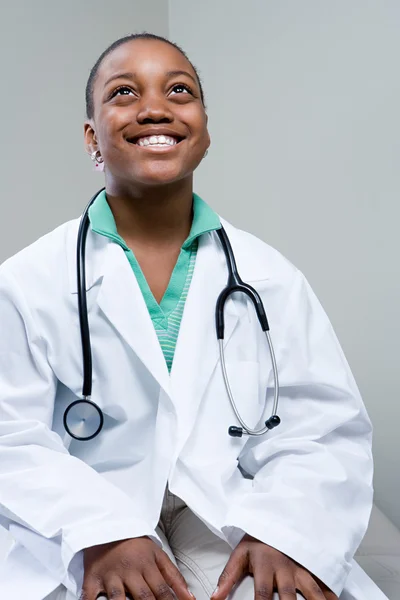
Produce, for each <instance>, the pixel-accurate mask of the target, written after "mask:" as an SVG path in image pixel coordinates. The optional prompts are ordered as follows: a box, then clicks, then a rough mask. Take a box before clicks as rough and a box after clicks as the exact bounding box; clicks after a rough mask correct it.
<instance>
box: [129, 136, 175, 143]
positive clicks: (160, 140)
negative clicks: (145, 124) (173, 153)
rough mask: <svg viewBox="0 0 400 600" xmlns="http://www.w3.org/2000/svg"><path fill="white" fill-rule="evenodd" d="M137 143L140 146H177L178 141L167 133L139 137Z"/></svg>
mask: <svg viewBox="0 0 400 600" xmlns="http://www.w3.org/2000/svg"><path fill="white" fill-rule="evenodd" d="M136 143H137V144H138V146H175V145H176V144H177V143H178V142H177V140H176V139H174V138H173V137H169V136H167V135H151V136H149V137H143V138H139V140H138V141H137V142H136Z"/></svg>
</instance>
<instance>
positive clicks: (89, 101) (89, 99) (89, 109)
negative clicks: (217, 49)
mask: <svg viewBox="0 0 400 600" xmlns="http://www.w3.org/2000/svg"><path fill="white" fill-rule="evenodd" d="M138 39H142V40H158V41H160V42H165V43H166V44H169V45H170V46H173V47H174V48H176V49H177V50H178V51H179V52H180V53H181V54H182V55H183V56H184V57H185V58H186V60H187V61H188V62H189V63H190V65H191V66H192V68H193V70H194V72H195V74H196V77H197V81H198V82H199V87H200V97H201V101H202V103H203V106H204V107H205V100H204V92H203V87H202V85H201V80H200V76H199V74H198V72H197V69H196V67H195V66H194V65H193V64H192V63H191V61H190V60H189V58H188V57H187V55H186V53H185V52H184V51H183V50H182V48H180V47H179V46H178V45H177V44H175V43H174V42H171V41H170V40H167V39H166V38H164V37H162V36H160V35H155V34H154V33H147V32H143V33H132V34H130V35H126V36H125V37H122V38H120V39H119V40H116V41H115V42H113V43H112V44H111V45H110V46H108V48H106V50H104V52H103V53H102V54H101V55H100V56H99V58H98V59H97V61H96V62H95V64H94V66H93V67H92V70H91V71H90V74H89V79H88V81H87V84H86V92H85V97H86V116H87V118H88V119H92V118H93V113H94V106H93V87H94V82H95V80H96V76H97V73H98V71H99V68H100V65H101V63H102V62H103V60H104V58H105V57H106V56H108V55H109V54H110V53H111V52H112V51H113V50H115V48H118V46H122V44H126V43H127V42H130V41H132V40H138Z"/></svg>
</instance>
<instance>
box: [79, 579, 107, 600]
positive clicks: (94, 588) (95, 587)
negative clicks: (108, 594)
mask: <svg viewBox="0 0 400 600" xmlns="http://www.w3.org/2000/svg"><path fill="white" fill-rule="evenodd" d="M102 592H103V593H104V586H103V580H102V578H101V577H95V576H92V577H90V579H89V578H87V577H86V578H85V579H84V581H83V586H82V590H81V593H80V595H79V600H96V598H97V596H98V595H99V594H101V593H102Z"/></svg>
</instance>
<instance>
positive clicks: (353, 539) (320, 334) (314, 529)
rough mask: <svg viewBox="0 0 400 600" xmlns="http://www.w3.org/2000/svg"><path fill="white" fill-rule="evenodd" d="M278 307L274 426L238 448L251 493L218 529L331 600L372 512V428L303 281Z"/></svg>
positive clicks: (297, 277)
mask: <svg viewBox="0 0 400 600" xmlns="http://www.w3.org/2000/svg"><path fill="white" fill-rule="evenodd" d="M264 301H265V304H266V306H268V304H267V302H268V299H267V298H264ZM285 305H286V309H285ZM281 309H283V311H282V315H283V320H282V324H281V329H282V328H283V332H282V337H280V334H279V331H275V330H274V329H273V321H272V320H271V336H272V339H273V342H274V345H275V350H276V355H277V360H278V370H279V373H280V383H281V394H280V403H279V414H280V416H281V419H282V423H281V425H280V426H279V427H277V428H276V429H274V430H273V431H272V432H270V433H269V434H267V436H263V437H261V438H250V439H249V440H248V442H247V443H246V445H245V446H244V448H243V450H242V454H241V456H240V464H241V466H242V467H243V468H244V469H245V471H247V472H248V473H249V474H251V475H253V476H254V479H253V485H252V491H251V493H249V494H247V495H246V496H244V497H242V498H241V499H240V500H238V501H237V502H233V504H232V506H231V508H230V510H229V512H228V515H227V518H226V522H225V527H224V528H223V531H224V533H225V535H226V537H227V539H228V541H229V542H230V543H231V545H232V546H233V547H234V546H235V545H236V544H237V543H238V542H239V541H240V539H241V536H242V535H243V534H244V533H248V534H249V535H251V536H253V537H255V538H257V539H259V540H261V541H262V542H264V543H266V544H269V545H270V546H273V547H275V548H276V549H278V550H280V551H281V552H283V553H285V554H287V555H288V556H290V557H291V558H292V559H294V560H295V561H297V562H298V563H300V564H301V565H303V566H304V567H305V568H307V569H308V570H309V571H311V572H312V573H313V574H314V575H316V576H317V577H319V578H320V579H321V580H322V581H323V582H325V584H326V585H327V586H328V587H329V588H331V589H332V590H333V591H334V592H335V593H336V594H337V595H339V594H340V593H341V591H342V589H343V587H344V585H345V581H346V578H347V575H348V573H349V571H350V569H351V561H352V558H353V555H354V553H355V551H356V549H357V547H358V545H359V544H360V541H361V539H362V537H363V535H364V533H365V531H366V528H367V525H368V519H369V515H370V511H371V508H372V495H373V493H372V471H373V469H372V457H371V424H370V421H369V419H368V416H367V414H366V410H365V408H364V405H363V403H362V400H361V398H360V395H359V392H358V389H357V386H356V384H355V382H354V379H353V377H352V374H351V372H350V369H349V366H348V364H347V362H346V359H345V357H344V355H343V352H342V350H341V348H340V346H339V343H338V341H337V338H336V336H335V334H334V331H333V329H332V326H331V324H330V322H329V320H328V318H327V316H326V314H325V313H324V311H323V309H322V307H321V305H320V303H319V302H318V300H317V298H316V297H315V295H314V293H313V291H312V290H311V289H310V286H309V285H308V283H307V281H306V280H305V279H304V277H303V276H302V275H301V273H298V272H297V273H296V275H295V277H294V282H293V284H292V286H291V292H290V293H289V294H288V299H287V301H286V302H285V304H282V303H281ZM271 384H272V382H271Z"/></svg>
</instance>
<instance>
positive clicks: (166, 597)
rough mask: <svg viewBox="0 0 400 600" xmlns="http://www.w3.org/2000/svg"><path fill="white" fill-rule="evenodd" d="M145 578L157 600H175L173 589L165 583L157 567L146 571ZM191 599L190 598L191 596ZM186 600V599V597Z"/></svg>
mask: <svg viewBox="0 0 400 600" xmlns="http://www.w3.org/2000/svg"><path fill="white" fill-rule="evenodd" d="M143 577H144V579H145V581H146V583H147V585H148V586H149V588H150V589H151V591H152V592H153V595H154V597H155V598H157V600H174V599H175V596H174V594H173V593H172V589H171V587H170V586H169V585H168V583H167V582H166V581H165V579H164V577H163V576H162V575H161V573H160V571H159V570H158V568H157V567H153V568H152V569H150V570H147V571H144V573H143ZM189 598H190V596H189ZM185 600H186V597H185ZM190 600H192V598H190Z"/></svg>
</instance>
